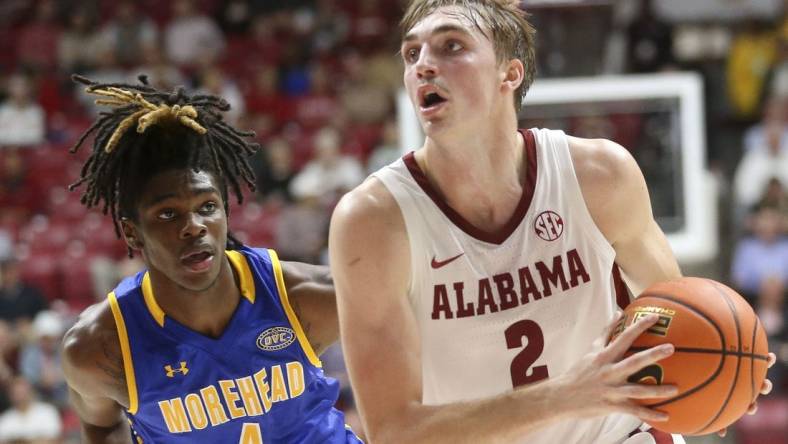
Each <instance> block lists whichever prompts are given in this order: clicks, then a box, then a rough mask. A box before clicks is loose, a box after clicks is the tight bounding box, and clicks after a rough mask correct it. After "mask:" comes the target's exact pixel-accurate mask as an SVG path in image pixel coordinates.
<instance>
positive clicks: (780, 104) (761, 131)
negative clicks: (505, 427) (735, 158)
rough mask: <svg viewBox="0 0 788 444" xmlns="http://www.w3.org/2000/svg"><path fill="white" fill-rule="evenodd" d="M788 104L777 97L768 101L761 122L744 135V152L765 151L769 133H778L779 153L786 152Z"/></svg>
mask: <svg viewBox="0 0 788 444" xmlns="http://www.w3.org/2000/svg"><path fill="white" fill-rule="evenodd" d="M786 105H788V102H786V101H785V100H781V99H780V98H778V97H775V98H772V99H769V100H767V101H766V104H765V105H764V107H763V117H762V118H761V121H760V122H758V123H757V124H755V125H753V126H752V127H750V128H748V129H747V131H746V132H745V133H744V151H752V150H766V149H768V148H767V147H768V145H769V140H768V137H767V134H768V133H769V132H770V131H771V132H774V133H779V138H780V151H782V152H788V112H786Z"/></svg>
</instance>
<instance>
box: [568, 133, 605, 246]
mask: <svg viewBox="0 0 788 444" xmlns="http://www.w3.org/2000/svg"><path fill="white" fill-rule="evenodd" d="M555 133H560V134H561V136H562V137H561V138H560V141H556V142H557V143H556V145H559V146H561V147H562V149H559V150H556V152H557V155H558V156H561V157H563V162H565V164H566V166H567V167H568V168H570V172H571V175H570V176H571V178H569V179H567V185H569V187H570V188H571V189H572V191H570V195H571V196H572V199H573V200H574V202H575V206H576V208H577V211H578V215H579V216H580V217H582V218H583V219H585V223H581V224H580V226H581V229H582V230H583V231H585V233H586V234H587V235H588V236H589V237H590V238H591V240H592V242H594V243H595V244H596V245H597V248H599V250H600V251H605V252H606V254H608V255H609V257H610V258H611V259H612V260H615V257H616V251H615V249H613V246H612V245H610V242H609V241H608V240H607V238H606V237H605V235H604V234H602V231H601V230H600V229H599V227H598V226H597V224H596V222H595V221H594V218H593V216H591V210H590V209H589V208H588V204H587V203H586V198H585V196H584V195H583V188H582V187H581V186H580V180H579V179H578V178H577V170H576V169H575V162H574V160H573V159H572V150H571V148H570V147H569V138H568V137H567V136H566V134H565V133H564V132H563V131H556V132H555ZM555 133H553V134H555ZM553 137H554V136H553ZM554 140H555V139H554Z"/></svg>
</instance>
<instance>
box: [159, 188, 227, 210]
mask: <svg viewBox="0 0 788 444" xmlns="http://www.w3.org/2000/svg"><path fill="white" fill-rule="evenodd" d="M211 193H215V194H219V190H217V189H216V188H214V187H199V188H195V189H194V195H195V196H201V195H203V194H211ZM176 197H178V195H177V194H175V193H164V194H158V195H156V196H155V197H154V198H153V199H151V201H150V202H148V203H147V205H146V206H148V207H152V206H154V205H156V204H159V203H161V202H164V201H165V200H167V199H173V198H176Z"/></svg>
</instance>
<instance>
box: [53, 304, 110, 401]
mask: <svg viewBox="0 0 788 444" xmlns="http://www.w3.org/2000/svg"><path fill="white" fill-rule="evenodd" d="M121 356H122V354H121V349H120V342H119V340H118V330H117V327H116V325H115V319H114V317H113V315H112V310H111V308H110V304H109V301H107V300H104V301H102V302H99V303H97V304H95V305H92V306H90V307H88V308H86V309H85V311H83V312H82V313H81V314H80V316H79V319H78V320H77V322H76V323H75V324H74V325H73V326H72V327H71V328H70V329H69V330H68V331H67V332H66V334H65V336H64V337H63V370H64V372H65V375H66V379H67V380H68V382H69V385H71V386H72V388H74V389H75V390H76V391H78V392H80V393H91V394H101V395H103V396H105V397H109V398H112V399H116V400H117V399H118V397H119V396H120V397H122V396H123V392H122V391H121V392H117V391H116V388H117V387H124V388H125V377H124V376H123V375H122V372H121V374H120V375H114V376H115V377H116V379H117V378H118V377H120V378H123V381H121V382H118V381H116V380H113V381H111V382H110V384H107V382H108V381H107V375H105V373H106V372H107V369H108V368H117V367H118V365H120V369H119V370H122V358H121ZM118 360H119V361H120V362H118ZM121 399H122V398H121Z"/></svg>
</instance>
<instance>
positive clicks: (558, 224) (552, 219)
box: [534, 211, 564, 241]
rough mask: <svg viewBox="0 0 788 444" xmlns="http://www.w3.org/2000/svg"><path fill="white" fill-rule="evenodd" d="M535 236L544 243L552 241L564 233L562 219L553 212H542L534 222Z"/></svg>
mask: <svg viewBox="0 0 788 444" xmlns="http://www.w3.org/2000/svg"><path fill="white" fill-rule="evenodd" d="M534 230H535V231H536V235H537V236H539V237H540V238H542V239H544V240H546V241H554V240H556V239H558V238H559V237H561V235H562V234H563V233H564V219H563V218H562V217H561V216H560V215H559V214H558V213H556V212H555V211H542V212H541V213H539V215H538V216H536V220H535V221H534Z"/></svg>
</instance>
